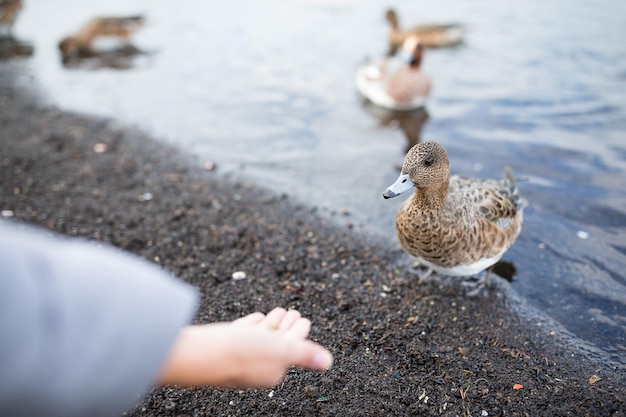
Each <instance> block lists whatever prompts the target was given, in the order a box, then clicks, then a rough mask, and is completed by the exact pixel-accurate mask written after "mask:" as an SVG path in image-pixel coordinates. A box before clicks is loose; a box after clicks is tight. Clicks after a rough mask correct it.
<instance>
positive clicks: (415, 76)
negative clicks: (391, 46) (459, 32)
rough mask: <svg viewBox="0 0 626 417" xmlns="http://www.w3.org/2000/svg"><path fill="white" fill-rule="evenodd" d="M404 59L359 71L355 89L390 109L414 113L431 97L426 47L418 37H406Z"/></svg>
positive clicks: (368, 66)
mask: <svg viewBox="0 0 626 417" xmlns="http://www.w3.org/2000/svg"><path fill="white" fill-rule="evenodd" d="M402 49H403V55H404V56H403V59H401V60H399V59H397V58H393V57H390V58H386V59H383V60H381V61H379V62H373V63H367V64H364V65H361V66H359V67H358V68H357V73H356V86H357V89H358V90H359V92H360V93H361V94H362V95H363V96H364V97H365V98H366V99H368V100H370V101H371V102H372V103H374V104H376V105H378V106H380V107H384V108H387V109H391V110H415V109H418V108H420V107H423V106H424V103H425V101H426V98H427V97H428V96H429V95H430V90H431V82H430V78H429V77H428V76H427V75H426V74H425V73H424V72H423V71H422V67H421V65H422V57H423V53H424V48H423V46H422V44H421V43H420V42H419V40H418V39H417V37H415V36H412V37H409V38H407V39H406V40H405V41H404V43H403V45H402Z"/></svg>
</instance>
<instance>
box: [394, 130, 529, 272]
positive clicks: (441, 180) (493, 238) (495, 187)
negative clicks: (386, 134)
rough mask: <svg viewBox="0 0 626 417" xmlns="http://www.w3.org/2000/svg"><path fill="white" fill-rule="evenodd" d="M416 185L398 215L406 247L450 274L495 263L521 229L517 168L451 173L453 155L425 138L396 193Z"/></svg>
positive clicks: (409, 160) (408, 160) (400, 235)
mask: <svg viewBox="0 0 626 417" xmlns="http://www.w3.org/2000/svg"><path fill="white" fill-rule="evenodd" d="M412 188H414V189H415V193H414V195H413V196H412V197H410V198H409V199H407V200H406V201H405V202H404V203H403V204H402V205H401V206H400V209H399V210H398V213H397V216H396V233H397V236H398V239H399V241H400V245H401V246H402V249H404V251H405V252H407V253H408V254H409V255H411V256H412V257H414V258H416V259H417V260H418V261H419V262H420V263H421V264H423V265H425V266H427V267H428V268H429V272H432V271H435V272H437V273H440V274H442V275H447V276H473V275H475V274H478V273H479V272H481V271H483V270H485V269H487V268H490V267H491V266H493V265H494V264H495V263H496V262H497V261H498V260H499V259H500V258H501V257H502V255H503V254H504V253H505V252H506V251H507V249H508V248H509V247H510V246H511V245H512V244H513V243H514V242H515V240H516V239H517V236H518V235H519V234H520V231H521V230H522V210H523V200H522V199H521V198H520V196H519V193H518V190H517V187H516V185H515V180H514V179H513V173H512V171H511V169H510V168H507V169H506V170H505V177H504V179H503V180H494V179H483V180H481V179H475V178H461V177H458V176H453V177H450V164H449V161H448V155H447V153H446V151H445V149H444V147H443V146H442V145H440V144H439V143H437V142H423V143H419V144H417V145H415V146H414V147H412V148H411V149H410V150H409V152H408V153H407V155H406V158H405V160H404V164H403V165H402V171H401V173H400V176H399V177H398V179H397V180H396V182H395V183H394V184H393V185H391V186H390V187H389V188H388V189H387V190H386V191H385V192H384V194H383V197H384V198H386V199H387V198H393V197H396V196H398V195H400V194H402V193H403V192H406V191H409V190H410V189H412Z"/></svg>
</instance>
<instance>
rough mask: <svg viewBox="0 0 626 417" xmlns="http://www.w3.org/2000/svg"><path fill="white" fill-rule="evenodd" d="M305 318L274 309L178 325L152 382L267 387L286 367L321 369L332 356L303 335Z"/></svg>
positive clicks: (307, 327)
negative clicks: (219, 320)
mask: <svg viewBox="0 0 626 417" xmlns="http://www.w3.org/2000/svg"><path fill="white" fill-rule="evenodd" d="M310 329H311V322H310V321H309V320H308V319H306V318H304V317H302V316H301V314H300V313H299V312H298V311H297V310H289V311H286V310H285V309H283V308H275V309H274V310H272V311H271V312H269V313H268V314H267V315H265V314H262V313H253V314H249V315H247V316H245V317H242V318H240V319H237V320H235V321H233V322H229V323H212V324H206V325H197V326H187V327H185V328H184V329H182V330H181V332H180V333H179V336H178V338H177V339H176V341H175V343H174V346H173V348H172V350H171V352H170V355H169V357H168V359H167V360H166V362H165V366H164V367H163V369H162V371H161V374H160V376H159V379H158V382H159V383H160V384H176V385H185V386H199V385H210V386H221V387H262V386H263V387H271V386H274V385H276V384H277V383H278V382H279V381H280V380H281V379H282V377H283V376H284V375H285V373H286V372H287V369H289V368H290V367H292V366H297V367H303V368H311V369H319V370H325V369H328V368H330V366H331V364H332V355H331V354H330V352H328V350H326V349H325V348H323V347H322V346H320V345H319V344H317V343H314V342H312V341H311V340H308V339H307V337H308V335H309V331H310Z"/></svg>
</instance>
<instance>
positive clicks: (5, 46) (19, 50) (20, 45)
mask: <svg viewBox="0 0 626 417" xmlns="http://www.w3.org/2000/svg"><path fill="white" fill-rule="evenodd" d="M34 51H35V48H34V47H33V45H32V44H31V43H30V42H27V41H23V40H20V39H17V38H14V37H12V36H9V37H2V38H0V59H11V58H26V57H29V56H32V55H33V52H34Z"/></svg>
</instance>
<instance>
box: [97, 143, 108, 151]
mask: <svg viewBox="0 0 626 417" xmlns="http://www.w3.org/2000/svg"><path fill="white" fill-rule="evenodd" d="M107 149H108V147H107V144H106V143H96V144H95V145H93V151H94V152H95V153H104V152H106V151H107Z"/></svg>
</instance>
